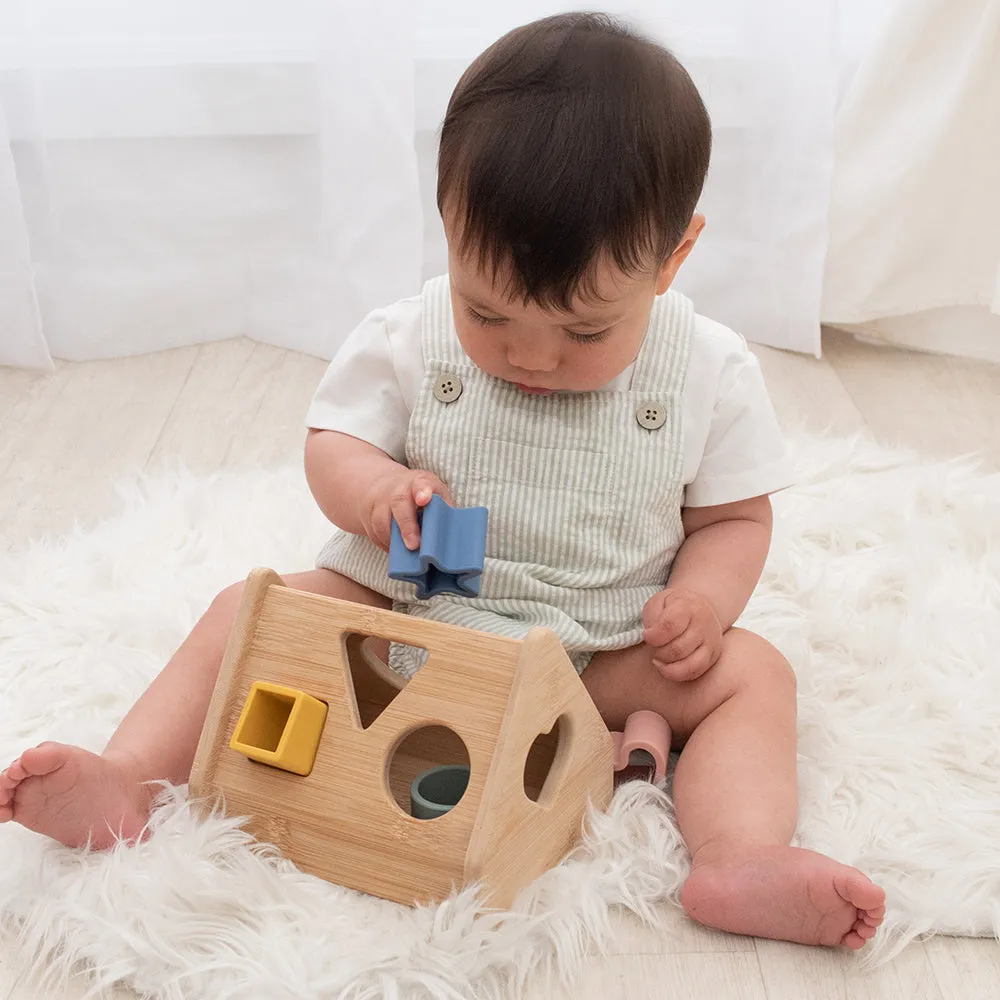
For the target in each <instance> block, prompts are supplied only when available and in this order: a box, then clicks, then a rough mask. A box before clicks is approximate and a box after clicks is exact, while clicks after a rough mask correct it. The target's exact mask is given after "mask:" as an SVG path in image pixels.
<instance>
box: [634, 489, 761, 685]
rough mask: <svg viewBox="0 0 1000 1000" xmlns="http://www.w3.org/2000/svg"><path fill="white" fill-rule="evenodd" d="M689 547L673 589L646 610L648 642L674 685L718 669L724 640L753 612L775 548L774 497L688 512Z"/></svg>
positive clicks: (676, 562) (683, 547) (678, 559)
mask: <svg viewBox="0 0 1000 1000" xmlns="http://www.w3.org/2000/svg"><path fill="white" fill-rule="evenodd" d="M682 516H683V519H684V532H685V535H686V537H685V540H684V543H683V545H681V547H680V550H679V551H678V553H677V557H676V559H675V560H674V565H673V568H672V570H671V573H670V581H669V585H668V587H667V589H666V590H663V591H661V592H660V593H659V594H657V595H656V596H655V597H654V598H652V600H650V601H649V602H648V603H647V604H646V607H645V609H644V610H643V623H644V624H645V626H646V630H645V634H644V636H643V640H644V641H645V642H646V643H647V645H650V646H653V647H655V648H656V652H655V653H654V656H653V663H654V664H655V665H656V666H657V668H658V669H659V670H660V671H661V672H662V673H663V674H664V675H665V676H667V677H669V678H670V679H672V680H693V679H694V678H696V677H699V676H700V675H701V674H703V673H704V672H705V671H706V670H708V669H709V667H711V666H713V665H714V664H715V661H716V660H717V659H718V658H719V653H720V651H721V648H722V634H723V633H724V632H725V631H726V630H727V629H729V628H731V627H732V625H733V622H735V621H736V619H737V618H739V616H740V614H742V612H743V609H744V608H745V607H746V604H747V601H749V600H750V595H751V594H752V593H753V590H754V587H756V586H757V581H758V580H759V579H760V574H761V571H762V570H763V568H764V561H765V560H766V559H767V550H768V548H769V546H770V544H771V501H770V499H769V498H768V497H767V496H760V497H753V498H751V499H749V500H740V501H738V502H737V503H729V504H722V505H720V506H717V507H686V508H685V509H684V511H683V515H682Z"/></svg>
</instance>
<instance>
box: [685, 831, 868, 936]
mask: <svg viewBox="0 0 1000 1000" xmlns="http://www.w3.org/2000/svg"><path fill="white" fill-rule="evenodd" d="M681 902H682V903H683V905H684V909H685V910H686V911H687V913H688V916H690V917H691V918H692V919H694V920H697V921H698V922H699V923H702V924H707V925H708V926H709V927H717V928H719V929H720V930H724V931H731V932H732V933H734V934H750V935H753V936H754V937H765V938H776V939H778V940H781V941H796V942H798V943H800V944H821V945H830V946H836V945H844V946H846V947H848V948H863V947H864V945H865V942H866V941H867V940H868V939H869V938H871V937H874V936H875V931H876V929H877V928H878V926H879V924H881V923H882V920H883V918H884V917H885V892H884V891H883V890H882V889H880V888H879V887H878V886H877V885H875V883H874V882H872V881H871V880H870V879H869V878H868V877H867V876H866V875H863V874H862V873H861V872H859V871H858V870H857V869H856V868H850V867H848V866H847V865H842V864H839V863H838V862H836V861H834V860H832V859H831V858H828V857H826V856H825V855H823V854H817V853H815V852H814V851H806V850H803V849H801V848H798V847H765V848H758V849H756V850H753V851H751V852H749V853H747V854H744V855H740V856H736V857H731V858H720V859H712V860H709V861H705V862H703V863H701V864H698V863H697V859H695V865H694V867H693V869H692V871H691V875H690V877H689V878H688V880H687V882H686V883H685V884H684V889H683V891H682V892H681Z"/></svg>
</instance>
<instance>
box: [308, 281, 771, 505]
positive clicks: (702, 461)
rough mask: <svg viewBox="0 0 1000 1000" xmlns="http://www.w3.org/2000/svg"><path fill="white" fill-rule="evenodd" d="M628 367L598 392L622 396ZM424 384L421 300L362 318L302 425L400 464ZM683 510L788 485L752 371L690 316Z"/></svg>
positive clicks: (749, 362)
mask: <svg viewBox="0 0 1000 1000" xmlns="http://www.w3.org/2000/svg"><path fill="white" fill-rule="evenodd" d="M632 367H633V366H630V367H628V368H626V369H625V371H623V372H622V373H621V374H620V375H619V376H618V377H617V378H616V379H614V381H612V382H610V383H609V384H608V385H607V386H606V387H605V388H607V389H612V390H627V389H628V387H629V384H630V382H631V378H632ZM423 377H424V363H423V346H422V344H421V302H420V296H414V297H413V298H409V299H403V300H402V301H401V302H397V303H396V304H395V305H392V306H388V307H387V308H385V309H377V310H375V311H374V312H372V313H370V314H369V315H368V316H367V317H365V319H364V320H362V322H361V324H360V325H359V326H358V327H357V329H355V330H354V331H353V332H352V333H351V335H350V336H349V337H348V338H347V340H346V341H345V342H344V344H343V346H342V347H341V348H340V350H339V351H338V352H337V355H336V357H334V359H333V361H332V362H331V363H330V367H329V368H328V369H327V370H326V374H325V375H324V376H323V379H322V381H321V382H320V384H319V388H318V389H317V390H316V395H315V396H314V397H313V401H312V405H311V406H310V407H309V411H308V413H307V414H306V426H308V427H311V428H315V429H317V430H331V431H339V432H340V433H342V434H349V435H351V437H356V438H360V439H361V440H362V441H368V442H369V443H371V444H373V445H374V446H375V447H376V448H381V449H382V451H384V452H385V453H386V454H387V455H389V456H390V457H391V458H393V459H395V460H396V461H397V462H400V463H404V464H405V451H406V434H407V429H408V427H409V422H410V414H411V412H412V411H413V407H414V404H415V403H416V399H417V395H418V394H419V392H420V387H421V384H422V382H423ZM682 412H683V421H684V422H683V441H684V464H683V469H684V484H685V492H684V505H685V506H686V507H713V506H716V505H717V504H724V503H733V502H735V501H737V500H746V499H749V498H750V497H756V496H762V495H763V494H765V493H773V492H775V491H777V490H781V489H784V488H785V487H787V486H789V485H791V479H790V476H789V469H788V466H787V462H786V458H785V447H784V443H783V441H782V437H781V431H780V430H779V428H778V422H777V419H776V418H775V415H774V409H773V407H772V406H771V400H770V399H769V397H768V395H767V389H766V388H765V386H764V379H763V377H762V375H761V372H760V365H759V363H758V361H757V359H756V358H755V357H754V355H753V354H752V353H751V352H750V350H749V349H748V348H747V344H746V341H745V340H744V339H743V338H742V337H741V336H740V335H739V334H737V333H734V332H733V331H732V330H730V329H729V328H728V327H726V326H723V325H722V324H721V323H716V322H715V321H714V320H711V319H707V318H706V317H704V316H697V315H696V316H695V326H694V335H693V338H692V342H691V355H690V360H689V363H688V373H687V381H686V383H685V386H684V400H683V411H682Z"/></svg>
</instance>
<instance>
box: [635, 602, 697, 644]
mask: <svg viewBox="0 0 1000 1000" xmlns="http://www.w3.org/2000/svg"><path fill="white" fill-rule="evenodd" d="M644 618H646V616H644ZM690 624H691V612H690V610H689V609H688V608H686V607H685V606H684V605H682V604H680V603H675V602H673V601H667V602H665V603H664V606H663V609H662V610H661V611H660V614H659V616H658V617H657V618H655V619H652V616H650V617H649V618H646V620H645V625H646V628H645V630H644V631H643V633H642V641H643V642H644V643H646V645H647V646H666V645H667V644H668V643H671V642H673V641H674V640H675V639H679V638H680V637H681V636H682V635H683V634H684V633H685V632H686V631H687V628H688V626H689V625H690Z"/></svg>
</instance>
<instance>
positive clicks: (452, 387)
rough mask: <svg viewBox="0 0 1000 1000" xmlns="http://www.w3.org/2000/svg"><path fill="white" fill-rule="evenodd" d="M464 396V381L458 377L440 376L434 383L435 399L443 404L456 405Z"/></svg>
mask: <svg viewBox="0 0 1000 1000" xmlns="http://www.w3.org/2000/svg"><path fill="white" fill-rule="evenodd" d="M461 395H462V380H461V379H460V378H459V377H458V376H457V375H439V376H438V377H437V379H435V381H434V398H435V399H436V400H438V402H441V403H454V402H455V400H456V399H458V397H459V396H461Z"/></svg>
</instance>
